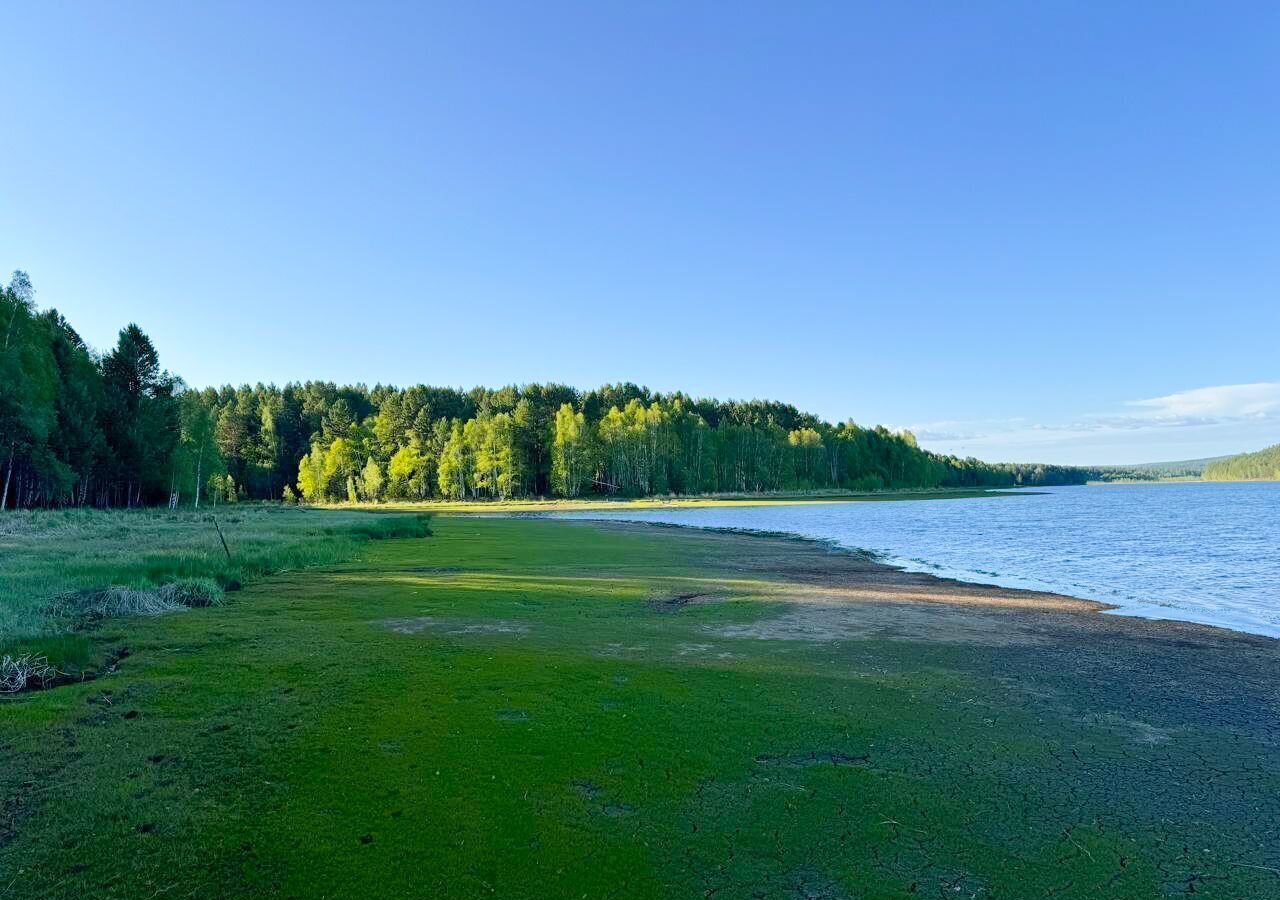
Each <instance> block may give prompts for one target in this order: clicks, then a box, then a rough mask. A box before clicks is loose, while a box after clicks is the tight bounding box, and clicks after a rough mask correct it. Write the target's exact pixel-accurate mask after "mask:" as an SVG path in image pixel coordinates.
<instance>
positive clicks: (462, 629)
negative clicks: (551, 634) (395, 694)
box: [375, 616, 529, 634]
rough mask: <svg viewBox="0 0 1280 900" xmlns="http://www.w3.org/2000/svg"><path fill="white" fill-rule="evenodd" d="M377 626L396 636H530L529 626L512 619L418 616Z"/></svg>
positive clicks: (391, 620)
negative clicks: (478, 619) (479, 619)
mask: <svg viewBox="0 0 1280 900" xmlns="http://www.w3.org/2000/svg"><path fill="white" fill-rule="evenodd" d="M375 624H377V625H380V626H382V627H383V628H385V629H387V630H388V631H394V632H395V633H396V634H421V633H422V632H424V631H436V632H439V633H441V634H528V633H529V626H528V624H526V623H524V622H516V621H512V620H510V619H492V620H489V621H484V622H468V621H464V620H462V619H450V618H445V617H440V616H416V617H413V618H405V619H382V620H381V621H379V622H376V623H375Z"/></svg>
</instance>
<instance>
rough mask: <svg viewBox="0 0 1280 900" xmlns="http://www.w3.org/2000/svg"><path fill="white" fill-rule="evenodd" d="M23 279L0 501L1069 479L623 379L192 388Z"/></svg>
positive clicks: (154, 354)
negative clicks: (99, 344)
mask: <svg viewBox="0 0 1280 900" xmlns="http://www.w3.org/2000/svg"><path fill="white" fill-rule="evenodd" d="M34 294H35V292H34V289H33V288H32V285H31V282H30V279H29V278H28V277H27V276H26V275H25V274H24V273H22V272H15V273H14V275H13V278H12V279H11V280H10V282H9V284H8V285H7V286H6V287H3V288H0V329H3V332H2V333H0V454H2V455H0V466H3V469H2V475H0V478H3V481H2V483H0V485H2V486H0V511H3V510H11V509H30V508H38V507H72V506H92V507H134V506H147V505H161V506H163V505H168V506H169V507H172V508H177V507H179V506H182V507H194V508H199V507H200V506H201V504H210V503H225V502H236V501H240V500H250V499H252V500H277V501H284V502H307V503H333V502H369V503H376V502H380V501H389V500H397V501H413V500H427V499H440V498H443V499H451V500H484V499H508V498H516V497H566V498H579V497H587V496H591V495H615V496H623V497H643V496H652V495H666V494H707V493H761V492H784V491H834V490H850V491H877V490H889V489H900V488H936V487H1007V486H1017V485H1047V484H1081V483H1084V482H1085V481H1086V480H1088V478H1089V477H1090V475H1091V472H1090V470H1086V469H1079V468H1073V467H1065V466H1049V465H1020V464H989V463H985V462H981V461H979V460H976V459H971V458H970V459H959V458H956V457H953V456H941V455H938V454H935V453H931V452H929V451H926V450H924V449H922V448H920V447H919V446H918V445H917V443H916V440H915V437H914V436H913V435H912V434H911V433H910V432H909V431H898V432H891V431H889V430H888V429H885V428H883V427H880V426H877V427H870V428H869V427H863V426H860V425H856V424H854V422H853V421H852V420H850V421H846V422H843V423H840V424H831V423H829V422H825V421H823V420H821V419H820V418H818V417H816V416H814V415H811V414H809V413H805V412H801V411H799V410H797V409H796V408H795V407H794V406H791V405H788V404H785V403H778V402H773V401H766V400H750V401H734V400H730V401H719V400H711V399H702V398H694V397H690V396H688V395H685V394H683V393H680V392H676V393H669V394H664V393H657V392H653V391H650V390H649V389H647V388H644V387H639V386H637V385H634V384H614V385H605V386H603V387H600V388H596V389H594V390H588V391H580V390H578V389H576V388H573V387H568V386H565V385H559V384H526V385H520V386H514V385H513V386H508V387H502V388H498V389H496V390H495V389H489V388H481V387H477V388H472V389H471V390H466V391H464V390H460V389H456V388H449V387H428V386H425V385H416V386H413V387H408V388H397V387H390V386H383V385H377V386H374V387H373V388H368V387H366V386H364V385H347V386H338V385H335V384H332V383H329V382H321V381H308V382H305V383H289V384H286V385H284V386H283V387H278V386H276V385H264V384H257V385H254V386H249V385H242V386H240V387H232V386H230V385H227V386H224V387H220V388H214V387H206V388H204V389H195V388H192V387H189V386H188V385H186V384H185V383H184V382H183V381H182V379H181V378H179V377H178V376H177V375H174V374H172V373H170V372H168V371H166V370H165V369H164V368H162V366H161V363H160V356H159V353H158V351H157V349H156V347H155V346H154V344H153V343H152V341H151V340H150V338H148V336H147V335H146V333H145V332H143V330H142V329H141V328H139V327H138V326H137V325H134V324H129V325H127V326H125V327H124V328H122V329H121V330H120V333H119V336H118V339H117V341H116V344H115V346H113V347H111V348H109V349H107V350H105V351H103V352H98V351H96V350H94V349H93V348H91V347H89V346H88V345H87V344H86V343H85V341H84V340H82V339H81V337H80V335H79V334H77V332H76V331H75V329H74V328H73V327H72V325H71V323H70V322H68V321H67V320H66V319H65V318H64V317H63V316H62V315H60V314H59V313H58V312H57V310H54V309H49V310H45V311H40V310H39V309H38V308H37V307H36V305H35V302H34Z"/></svg>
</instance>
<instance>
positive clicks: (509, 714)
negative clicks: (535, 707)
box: [498, 709, 530, 722]
mask: <svg viewBox="0 0 1280 900" xmlns="http://www.w3.org/2000/svg"><path fill="white" fill-rule="evenodd" d="M529 718H530V716H529V711H528V710H527V709H500V710H498V721H499V722H528V721H529Z"/></svg>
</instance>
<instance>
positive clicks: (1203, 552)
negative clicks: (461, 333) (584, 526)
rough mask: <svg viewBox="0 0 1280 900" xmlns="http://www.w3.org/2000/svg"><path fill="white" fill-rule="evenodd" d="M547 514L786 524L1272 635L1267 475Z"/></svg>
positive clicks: (979, 573)
mask: <svg viewBox="0 0 1280 900" xmlns="http://www.w3.org/2000/svg"><path fill="white" fill-rule="evenodd" d="M560 515H564V516H567V517H572V518H587V519H613V520H625V521H636V522H665V523H669V524H675V525H690V526H697V527H702V528H748V529H757V530H762V531H782V532H788V533H791V534H797V535H803V536H805V537H811V538H820V539H823V540H829V541H833V542H835V543H837V544H839V545H841V546H844V547H850V548H859V549H863V550H870V551H872V552H874V553H876V554H878V555H879V556H881V557H882V558H884V559H885V561H887V562H891V563H894V564H896V565H900V566H903V567H904V568H907V569H911V570H913V571H920V572H930V573H933V574H936V575H942V576H947V577H951V578H958V579H960V580H963V581H973V582H983V583H987V584H998V585H1002V586H1005V587H1020V588H1031V589H1034V590H1042V591H1052V592H1054V593H1059V594H1068V595H1070V596H1073V597H1081V598H1084V599H1088V600H1100V601H1103V602H1105V603H1110V604H1114V605H1115V606H1117V607H1118V609H1117V610H1116V612H1118V613H1122V614H1124V615H1134V616H1145V617H1148V618H1158V619H1180V620H1184V621H1190V622H1202V623H1204V624H1208V625H1220V626H1223V627H1226V628H1233V629H1237V630H1239V631H1249V632H1253V633H1255V634H1265V635H1269V636H1271V637H1280V483H1256V482H1250V483H1225V484H1224V483H1211V482H1184V483H1165V484H1123V485H1087V486H1083V487H1060V488H1038V489H1036V492H1035V493H1033V492H1031V491H1025V492H1024V491H1014V492H1009V493H1007V494H1003V495H1001V496H993V497H978V498H972V499H947V500H918V501H901V502H876V503H822V504H798V505H785V506H732V507H708V508H700V509H671V510H664V509H657V510H636V511H614V512H609V511H600V512H584V513H563V514H560Z"/></svg>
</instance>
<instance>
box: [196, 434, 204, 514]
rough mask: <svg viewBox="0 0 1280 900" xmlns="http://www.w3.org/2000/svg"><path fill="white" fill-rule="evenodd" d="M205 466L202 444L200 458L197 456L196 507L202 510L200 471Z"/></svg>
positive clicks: (202, 445)
mask: <svg viewBox="0 0 1280 900" xmlns="http://www.w3.org/2000/svg"><path fill="white" fill-rule="evenodd" d="M203 466H204V444H201V445H200V453H199V455H198V456H196V505H195V508H196V509H199V508H200V470H201V468H202V467H203Z"/></svg>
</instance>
